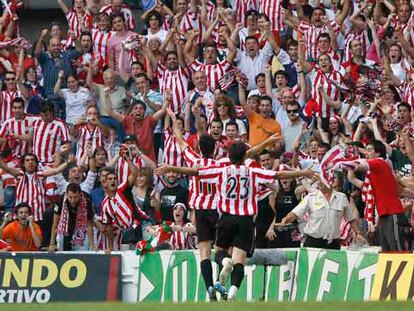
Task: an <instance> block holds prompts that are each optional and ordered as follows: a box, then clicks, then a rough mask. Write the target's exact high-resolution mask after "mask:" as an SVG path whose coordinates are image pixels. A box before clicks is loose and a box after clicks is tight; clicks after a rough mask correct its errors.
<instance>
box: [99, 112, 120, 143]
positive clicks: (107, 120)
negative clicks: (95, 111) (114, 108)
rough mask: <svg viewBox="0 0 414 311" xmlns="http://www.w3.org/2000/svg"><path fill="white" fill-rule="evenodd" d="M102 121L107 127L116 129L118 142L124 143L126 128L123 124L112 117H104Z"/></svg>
mask: <svg viewBox="0 0 414 311" xmlns="http://www.w3.org/2000/svg"><path fill="white" fill-rule="evenodd" d="M100 121H101V124H103V125H105V126H108V127H112V128H116V135H117V140H118V141H120V142H122V141H123V140H124V137H125V131H124V127H123V126H122V123H120V122H118V121H116V120H115V119H113V118H111V117H105V116H102V117H101V120H100Z"/></svg>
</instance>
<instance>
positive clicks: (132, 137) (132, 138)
mask: <svg viewBox="0 0 414 311" xmlns="http://www.w3.org/2000/svg"><path fill="white" fill-rule="evenodd" d="M130 140H132V141H133V142H136V141H137V139H136V137H135V135H127V136H125V138H124V140H123V142H124V143H125V142H127V141H130Z"/></svg>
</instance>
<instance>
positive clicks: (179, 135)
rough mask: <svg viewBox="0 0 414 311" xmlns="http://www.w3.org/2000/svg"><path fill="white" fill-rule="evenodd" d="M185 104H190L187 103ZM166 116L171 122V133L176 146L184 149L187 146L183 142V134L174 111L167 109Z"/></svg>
mask: <svg viewBox="0 0 414 311" xmlns="http://www.w3.org/2000/svg"><path fill="white" fill-rule="evenodd" d="M187 105H190V103H188V104H187ZM167 113H168V117H169V119H170V120H171V122H172V124H173V127H172V129H173V133H174V137H175V139H176V141H177V144H178V146H180V149H181V151H184V149H185V148H187V147H188V144H187V143H186V142H185V140H184V137H183V134H182V133H181V131H180V129H179V128H178V126H177V117H176V116H175V113H174V112H173V111H172V110H171V109H167Z"/></svg>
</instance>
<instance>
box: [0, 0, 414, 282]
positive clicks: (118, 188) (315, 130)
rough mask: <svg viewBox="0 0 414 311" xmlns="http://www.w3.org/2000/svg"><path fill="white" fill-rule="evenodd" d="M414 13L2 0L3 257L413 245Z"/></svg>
mask: <svg viewBox="0 0 414 311" xmlns="http://www.w3.org/2000/svg"><path fill="white" fill-rule="evenodd" d="M412 2H413V1H407V0H395V1H393V0H365V1H363V0H361V1H350V0H342V1H341V0H309V1H307V0H295V1H285V0H261V1H259V0H229V1H227V0H217V1H212V2H210V1H208V0H173V1H166V2H163V1H162V0H157V1H155V2H154V3H151V1H148V2H147V1H145V3H143V6H144V10H143V13H142V15H140V18H141V19H142V22H143V23H144V25H145V27H144V29H143V31H142V32H141V33H138V32H137V29H138V27H137V23H136V20H135V18H134V14H133V11H132V10H131V8H129V7H128V5H126V4H124V3H123V1H122V0H106V1H103V0H100V1H97V0H95V1H94V0H86V1H84V0H74V1H73V4H72V6H67V4H65V2H64V1H63V0H57V4H58V5H59V7H60V8H61V10H62V12H63V13H64V14H65V16H66V20H67V24H66V25H60V24H58V23H52V24H51V25H50V27H49V28H47V29H39V30H38V34H39V37H38V38H37V39H36V40H34V41H33V42H30V40H28V39H27V38H24V37H21V36H20V32H21V31H20V30H21V29H20V26H19V10H21V9H22V4H21V3H20V2H19V1H16V0H5V1H2V12H3V13H2V16H1V17H0V39H1V41H0V76H1V83H2V86H1V87H2V90H1V92H0V125H1V128H0V143H1V161H0V167H1V179H2V190H1V191H0V194H1V195H0V201H1V203H2V207H1V209H2V210H3V211H2V212H1V215H2V220H1V222H0V238H1V239H2V240H1V243H0V248H3V250H12V251H37V250H43V251H50V252H53V251H56V250H60V251H71V250H105V251H110V250H126V249H133V248H135V244H136V242H138V241H147V242H149V241H152V240H153V239H154V238H157V243H156V244H155V246H154V244H151V247H152V248H154V247H155V248H159V249H177V250H180V249H193V248H197V247H200V254H201V257H202V259H204V260H208V261H209V260H210V259H209V258H210V250H211V248H212V243H213V242H214V241H215V243H214V244H215V245H216V247H217V248H216V255H217V256H216V259H217V257H218V259H217V260H218V261H219V262H220V264H221V263H223V265H224V266H225V267H226V265H227V263H228V262H227V261H228V260H226V254H228V248H229V247H231V246H233V247H234V248H235V249H239V248H241V249H243V250H244V252H245V253H249V250H250V249H251V246H254V247H255V248H283V247H300V246H301V245H304V246H312V247H323V248H332V249H338V248H340V247H341V246H342V247H344V246H345V247H346V246H349V245H359V246H360V247H361V246H362V245H367V244H370V245H378V246H380V247H381V248H382V249H383V250H384V251H404V250H412V247H413V246H412V245H411V244H410V243H411V236H412V235H413V224H414V209H413V204H414V176H413V174H414V171H413V166H412V163H414V162H413V161H414V145H413V142H414V119H413V118H414V110H413V108H414V67H413V66H412V64H413V61H414V12H413V8H414V3H412ZM226 168H227V169H226ZM243 170H246V171H245V173H246V174H247V175H245V176H247V177H243V176H244V175H243V174H244V173H243V172H244V171H243ZM236 171H237V172H236ZM234 172H236V173H235V174H236V175H234V176H235V177H233V175H231V174H233V173H234ZM315 173H317V174H315ZM226 174H227V175H226ZM249 174H250V175H249ZM189 175H191V176H189ZM217 210H218V212H217ZM219 214H220V215H222V216H221V217H222V218H225V220H223V221H221V223H219V225H218V226H217V233H218V235H217V238H216V223H217V221H218V220H217V219H218V217H219V216H218V215H219ZM230 216H231V217H233V216H234V217H235V218H234V219H233V218H231V217H230ZM246 217H247V218H246ZM246 219H249V221H245V220H246ZM250 221H251V223H250ZM253 222H254V224H253ZM239 227H240V228H242V229H240V228H239ZM166 228H167V229H168V230H170V231H171V232H170V234H169V235H168V238H165V236H164V235H163V233H165V230H166ZM246 228H247V229H246ZM244 229H245V231H243V230H244ZM168 230H167V231H168ZM251 230H253V231H255V234H253V233H252V232H251ZM223 232H226V233H227V234H225V233H223ZM229 232H230V236H229V234H228V233H229ZM231 236H233V237H234V239H232V237H231ZM253 236H254V238H253ZM163 237H164V238H163ZM220 237H222V238H220ZM197 238H198V239H197ZM226 239H227V240H226ZM250 240H251V241H250ZM148 245H149V244H146V243H144V244H143V245H142V247H144V248H145V247H147V248H148V247H149V246H148ZM233 255H234V254H233ZM239 255H240V254H239ZM220 256H221V257H220ZM236 257H237V256H236ZM233 259H234V258H233ZM236 261H237V259H236ZM242 261H243V260H242ZM203 262H204V265H205V266H204V267H203ZM203 262H202V270H203V275H205V274H207V275H208V274H209V272H208V271H209V268H208V267H209V266H210V267H211V263H208V262H207V261H203ZM240 264H242V262H241V263H240ZM231 265H234V268H233V271H236V270H238V269H239V268H240V267H238V264H235V262H233V263H231ZM210 274H211V273H210ZM235 278H236V279H237V277H235ZM237 282H238V281H237V280H236V281H235V283H237ZM207 283H210V282H207V281H206V284H207Z"/></svg>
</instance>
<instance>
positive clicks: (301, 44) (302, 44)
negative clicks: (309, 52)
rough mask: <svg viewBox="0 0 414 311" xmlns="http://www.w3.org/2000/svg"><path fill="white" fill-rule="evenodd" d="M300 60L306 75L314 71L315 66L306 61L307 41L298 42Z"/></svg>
mask: <svg viewBox="0 0 414 311" xmlns="http://www.w3.org/2000/svg"><path fill="white" fill-rule="evenodd" d="M298 60H299V64H300V66H301V67H302V69H303V70H305V72H306V73H309V72H311V71H312V70H313V66H312V64H311V63H309V62H308V61H307V60H306V59H305V40H304V39H303V38H301V39H299V40H298Z"/></svg>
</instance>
